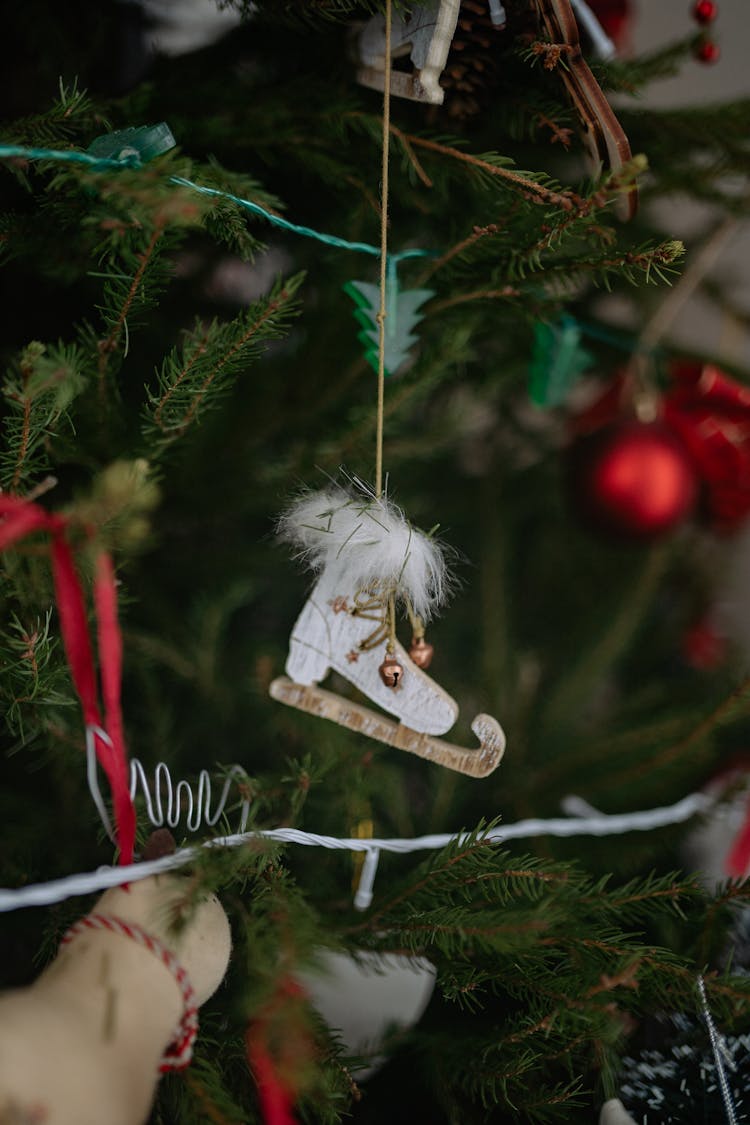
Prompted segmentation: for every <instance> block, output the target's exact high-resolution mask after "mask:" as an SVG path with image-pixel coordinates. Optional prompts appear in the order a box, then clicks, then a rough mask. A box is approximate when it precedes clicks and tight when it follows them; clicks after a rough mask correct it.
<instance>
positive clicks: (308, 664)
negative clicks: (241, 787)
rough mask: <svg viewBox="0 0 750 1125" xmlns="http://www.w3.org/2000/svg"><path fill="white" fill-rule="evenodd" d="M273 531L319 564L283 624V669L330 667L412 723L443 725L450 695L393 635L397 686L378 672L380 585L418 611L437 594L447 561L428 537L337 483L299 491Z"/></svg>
mask: <svg viewBox="0 0 750 1125" xmlns="http://www.w3.org/2000/svg"><path fill="white" fill-rule="evenodd" d="M279 531H280V534H281V536H282V538H284V539H287V540H289V541H290V542H292V543H294V544H296V546H297V548H298V557H302V558H304V559H305V560H306V561H307V562H308V563H309V565H310V566H312V567H313V568H314V569H315V570H316V571H319V572H320V577H319V579H318V581H317V583H316V585H315V587H314V589H313V590H312V592H311V594H310V596H309V598H308V599H307V602H306V604H305V606H304V608H303V610H302V612H301V614H300V615H299V617H298V618H297V621H296V624H295V625H294V628H293V629H292V635H291V640H290V643H289V657H288V660H287V663H286V671H287V675H288V676H289V678H290V679H291V680H293V681H294V682H295V683H297V684H305V685H311V684H318V683H320V681H321V680H323V679H324V678H325V676H326V675H327V674H328V672H329V671H330V669H332V668H333V669H334V670H335V671H336V672H338V673H339V674H340V675H341V676H343V677H344V678H345V679H347V680H349V681H350V683H352V684H354V686H355V687H357V688H358V689H359V690H360V691H361V692H362V693H363V694H364V695H366V696H367V698H368V699H371V700H372V701H373V703H377V704H378V706H380V707H382V708H383V710H384V711H388V712H389V713H390V714H391V715H396V717H397V718H398V719H400V720H401V722H402V723H405V724H406V726H408V727H409V728H410V729H411V730H415V731H418V732H419V733H422V734H443V733H444V732H445V731H447V730H450V728H451V727H452V726H453V724H454V723H455V721H456V718H457V717H458V707H457V705H456V702H455V700H453V699H452V698H451V696H449V695H448V693H447V692H446V691H443V689H442V688H441V687H440V686H439V685H438V684H436V683H435V682H434V680H432V679H431V678H430V677H429V676H427V675H426V674H425V673H424V672H423V671H422V670H421V669H420V668H418V667H417V666H416V664H414V663H413V662H412V661H411V660H410V658H409V655H408V653H407V652H406V650H405V649H404V648H403V647H402V645H400V644H399V643H398V641H396V642H395V643H394V645H393V648H394V651H393V653H392V655H393V656H395V658H396V659H397V660H398V661H399V663H400V664H401V665H402V667H403V669H404V675H403V678H402V680H401V683H400V684H399V686H398V688H396V689H394V688H390V687H386V685H385V684H384V683H383V681H382V679H381V676H380V672H379V669H380V665H381V663H382V661H383V658H384V656H385V652H386V643H387V639H388V621H387V618H386V615H387V613H388V606H387V597H386V596H384V595H385V592H386V591H391V590H394V591H396V594H395V596H396V597H400V598H402V599H408V601H409V602H410V603H411V606H412V608H413V610H414V612H415V613H417V614H419V616H420V617H421V618H422V619H423V620H427V619H428V618H429V616H430V614H431V613H432V611H433V610H434V609H435V608H436V607H437V606H438V605H440V603H441V601H442V600H443V598H444V596H445V593H446V590H447V587H448V578H447V572H446V566H445V562H444V560H443V556H442V553H441V551H440V548H439V547H438V546H437V544H436V543H435V542H434V540H431V539H429V538H428V537H427V536H426V535H423V534H422V532H421V531H417V529H416V528H413V527H411V526H410V525H409V524H408V523H407V521H406V520H405V519H404V516H403V514H402V513H401V512H400V511H399V510H398V508H396V507H395V506H394V505H393V504H391V503H390V502H389V501H387V500H384V499H382V500H374V499H371V498H368V497H362V498H361V499H358V498H353V497H351V496H350V495H349V494H348V493H346V492H344V491H343V490H342V489H339V488H330V489H328V490H327V491H325V492H316V493H312V494H310V495H308V496H305V497H304V498H303V499H302V500H301V501H299V502H298V503H297V504H295V505H294V507H293V508H292V509H290V511H289V512H288V513H287V514H286V515H285V516H283V517H282V519H281V521H280V524H279ZM378 638H379V639H378Z"/></svg>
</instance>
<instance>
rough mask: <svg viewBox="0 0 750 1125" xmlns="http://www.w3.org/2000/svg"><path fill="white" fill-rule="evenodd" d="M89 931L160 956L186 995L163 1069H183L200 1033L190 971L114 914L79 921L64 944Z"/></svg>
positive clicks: (163, 947)
mask: <svg viewBox="0 0 750 1125" xmlns="http://www.w3.org/2000/svg"><path fill="white" fill-rule="evenodd" d="M85 930H109V931H110V933H113V934H120V935H121V936H122V937H127V938H131V939H132V940H133V941H136V942H138V944H139V945H142V946H143V947H144V948H145V949H148V950H149V952H151V953H153V954H154V956H155V957H158V958H159V960H160V961H161V962H162V964H163V965H164V966H165V967H166V968H167V969H169V971H170V973H171V974H172V976H173V977H174V979H175V981H176V982H177V987H178V988H179V990H180V992H181V993H182V1003H183V1011H182V1019H181V1020H180V1022H179V1025H178V1027H177V1031H176V1032H175V1037H174V1039H173V1040H172V1042H171V1043H170V1045H169V1047H168V1048H167V1050H166V1052H165V1054H164V1056H163V1057H162V1060H161V1062H160V1064H159V1070H160V1071H161V1072H162V1073H164V1072H165V1071H167V1070H183V1069H184V1068H185V1067H186V1066H188V1065H189V1064H190V1060H191V1059H192V1057H193V1044H194V1043H195V1038H196V1036H197V1034H198V1004H197V1002H196V998H195V992H194V991H193V986H192V985H191V983H190V978H189V977H188V974H187V970H186V969H185V968H183V966H182V965H181V964H180V962H179V961H178V960H177V958H176V957H175V955H174V953H172V951H171V950H170V949H167V947H166V945H164V943H163V942H161V941H160V940H159V938H157V937H154V935H153V934H150V933H148V931H147V930H144V929H142V928H141V927H140V926H138V925H137V924H136V923H135V922H126V921H124V920H123V919H122V918H117V917H116V916H115V915H114V914H87V915H86V916H85V917H84V918H79V919H78V921H77V922H74V924H73V925H72V926H71V927H70V929H69V930H67V931H66V933H65V934H64V935H63V938H62V941H61V942H60V945H67V944H68V943H69V942H71V941H73V939H74V938H76V937H78V935H79V934H82V933H83V932H84V931H85Z"/></svg>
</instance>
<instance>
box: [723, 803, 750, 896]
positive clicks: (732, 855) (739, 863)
mask: <svg viewBox="0 0 750 1125" xmlns="http://www.w3.org/2000/svg"><path fill="white" fill-rule="evenodd" d="M724 870H725V871H726V873H727V875H730V876H731V877H732V879H746V878H747V876H748V874H750V800H748V803H747V807H746V809H745V820H744V823H743V825H742V828H741V829H740V831H739V832H738V833H737V835H736V836H735V838H734V842H733V843H732V846H731V848H730V849H729V852H728V853H727V856H726V859H725V860H724Z"/></svg>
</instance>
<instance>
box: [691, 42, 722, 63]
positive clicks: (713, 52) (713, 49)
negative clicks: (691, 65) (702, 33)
mask: <svg viewBox="0 0 750 1125" xmlns="http://www.w3.org/2000/svg"><path fill="white" fill-rule="evenodd" d="M720 55H721V50H720V48H719V44H718V43H714V42H713V40H711V39H704V40H703V42H702V43H701V44H699V46H698V47H697V49H696V52H695V57H696V59H698V62H704V63H715V62H718V61H719V56H720Z"/></svg>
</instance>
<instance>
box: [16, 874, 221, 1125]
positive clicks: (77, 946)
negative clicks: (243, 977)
mask: <svg viewBox="0 0 750 1125" xmlns="http://www.w3.org/2000/svg"><path fill="white" fill-rule="evenodd" d="M188 886H189V883H188V880H186V879H183V878H180V877H177V876H173V875H157V876H151V877H150V878H148V879H143V880H142V881H140V882H138V883H131V884H130V885H129V886H127V887H117V888H115V889H112V890H109V891H107V892H106V893H105V894H104V895H102V897H101V898H100V899H99V901H98V902H97V904H96V906H95V908H94V913H95V914H97V915H102V916H105V917H106V918H108V919H117V920H119V921H121V922H123V923H125V924H126V925H131V926H134V927H136V928H140V929H141V930H143V931H145V932H146V933H148V934H149V935H150V936H152V937H154V938H156V939H157V941H158V942H160V943H161V945H162V946H164V947H166V948H167V949H168V950H169V951H170V952H171V954H173V955H174V956H175V957H176V959H177V961H178V962H179V964H180V966H181V967H182V968H183V969H184V970H185V972H186V973H187V978H188V980H189V982H190V985H191V986H192V989H193V992H194V994H195V1002H196V1003H197V1004H198V1005H200V1004H202V1003H203V1002H204V1001H205V1000H207V999H208V997H209V996H211V994H212V993H213V992H214V991H215V990H216V989H217V988H218V986H219V984H220V983H221V981H222V979H223V976H224V973H225V972H226V968H227V964H228V962H229V954H230V952H231V934H230V930H229V923H228V921H227V916H226V914H225V913H224V911H223V909H222V907H221V905H220V903H219V901H218V899H216V898H215V897H214V896H211V897H210V898H209V899H206V900H205V901H203V902H201V903H200V904H199V905H198V906H197V907H196V908H195V911H194V912H193V914H192V915H191V916H190V917H189V920H188V921H187V923H186V925H185V926H184V927H182V928H181V929H179V930H178V931H176V932H174V931H173V930H172V928H171V925H172V922H173V919H174V910H175V908H176V907H177V906H178V905H179V903H180V902H181V901H183V900H184V897H185V895H186V893H187V888H188ZM184 1010H185V1000H184V997H183V991H182V990H181V987H180V984H179V983H178V981H177V979H176V976H175V975H174V974H173V972H172V971H171V970H170V968H168V967H167V966H166V965H165V964H164V961H163V960H162V959H161V957H160V956H159V955H158V954H157V953H155V952H153V951H152V950H151V949H149V948H146V947H145V946H144V945H143V944H141V943H140V942H138V941H136V940H134V938H132V937H127V936H124V934H123V933H118V932H113V931H111V930H110V929H85V930H83V931H82V932H80V933H79V934H77V936H75V937H74V938H73V939H72V940H71V941H70V942H69V943H67V944H64V945H62V947H61V949H60V951H59V953H58V955H57V957H56V958H55V960H54V961H53V962H52V963H51V964H50V965H49V966H48V967H47V968H46V969H45V970H44V972H43V973H42V974H41V976H40V977H38V978H37V980H36V981H35V982H34V983H33V984H32V985H30V986H29V987H28V988H22V989H18V990H16V991H13V992H6V993H4V994H3V995H2V996H0V1121H3V1122H5V1121H8V1122H11V1121H12V1122H19V1123H23V1125H27V1123H28V1125H31V1123H33V1122H40V1123H41V1122H43V1123H44V1125H142V1122H144V1121H145V1120H146V1118H147V1117H148V1113H149V1109H150V1107H151V1103H152V1101H153V1097H154V1093H155V1090H156V1086H157V1082H158V1079H159V1064H160V1061H161V1059H162V1056H163V1055H164V1052H165V1049H166V1048H167V1047H168V1045H169V1043H170V1042H171V1040H172V1038H173V1036H174V1034H175V1030H176V1029H177V1028H178V1026H179V1025H180V1021H181V1019H182V1017H183V1012H184Z"/></svg>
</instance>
